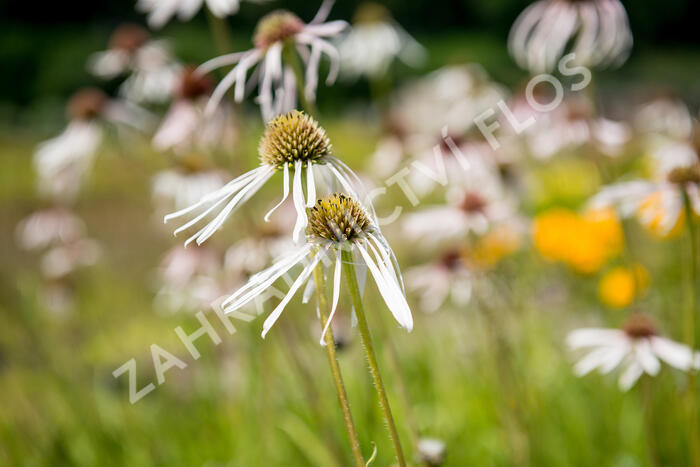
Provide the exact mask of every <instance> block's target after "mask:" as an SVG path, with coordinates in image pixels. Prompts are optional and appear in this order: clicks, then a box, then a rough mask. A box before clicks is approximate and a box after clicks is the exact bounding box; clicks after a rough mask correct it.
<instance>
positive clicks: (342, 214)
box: [306, 193, 372, 242]
mask: <svg viewBox="0 0 700 467" xmlns="http://www.w3.org/2000/svg"><path fill="white" fill-rule="evenodd" d="M308 214H309V224H308V227H307V228H306V234H307V235H308V236H310V237H314V238H323V239H325V240H330V241H332V242H343V241H345V240H353V239H355V238H358V237H360V236H362V235H363V234H364V233H367V232H369V231H370V229H371V227H372V224H371V223H370V221H369V218H368V217H367V214H366V213H365V210H364V209H363V208H362V206H360V204H359V203H358V202H357V201H355V200H354V199H352V198H350V197H349V196H347V195H344V194H341V193H333V194H332V195H329V196H327V197H325V198H322V199H319V200H318V201H316V204H315V205H314V207H312V208H311V209H309V213H308Z"/></svg>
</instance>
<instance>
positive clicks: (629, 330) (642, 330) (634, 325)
mask: <svg viewBox="0 0 700 467" xmlns="http://www.w3.org/2000/svg"><path fill="white" fill-rule="evenodd" d="M622 330H623V331H625V333H626V334H627V335H628V336H629V337H631V338H633V339H644V338H649V337H651V336H655V335H656V326H654V323H653V322H652V321H651V319H649V318H648V317H647V316H645V315H643V314H641V313H635V314H633V315H632V316H631V317H630V318H629V319H628V320H627V323H626V324H625V326H624V327H623V328H622Z"/></svg>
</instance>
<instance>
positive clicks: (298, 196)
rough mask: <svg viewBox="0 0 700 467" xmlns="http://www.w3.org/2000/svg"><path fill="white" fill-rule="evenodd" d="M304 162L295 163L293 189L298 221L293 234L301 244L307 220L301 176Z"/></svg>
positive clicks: (295, 239)
mask: <svg viewBox="0 0 700 467" xmlns="http://www.w3.org/2000/svg"><path fill="white" fill-rule="evenodd" d="M302 170H303V169H302V161H300V160H297V161H296V162H295V163H294V183H293V187H292V193H293V194H292V196H293V199H294V207H295V208H296V211H297V220H296V223H295V224H294V231H293V232H292V238H293V239H294V241H295V242H299V241H300V239H301V234H302V232H303V231H304V229H305V228H306V224H307V218H306V207H305V205H306V202H305V201H304V188H303V187H302V184H301V174H302Z"/></svg>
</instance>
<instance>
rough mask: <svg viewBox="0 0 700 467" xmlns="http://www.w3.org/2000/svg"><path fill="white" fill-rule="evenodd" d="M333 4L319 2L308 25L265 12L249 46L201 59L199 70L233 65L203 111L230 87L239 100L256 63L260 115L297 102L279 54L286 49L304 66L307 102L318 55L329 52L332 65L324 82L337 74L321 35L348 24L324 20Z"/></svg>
mask: <svg viewBox="0 0 700 467" xmlns="http://www.w3.org/2000/svg"><path fill="white" fill-rule="evenodd" d="M332 4H333V1H332V0H330V1H329V0H326V1H324V3H323V4H322V5H321V8H320V9H319V11H318V13H317V14H316V17H315V18H314V19H313V20H311V22H310V23H308V24H306V23H304V22H303V21H302V20H301V19H300V18H299V17H298V16H296V15H295V14H294V13H291V12H289V11H285V10H278V11H274V12H272V13H269V14H268V15H267V16H265V17H263V18H262V19H261V20H260V22H259V23H258V25H257V27H256V28H255V34H254V36H253V43H254V44H255V47H254V48H252V49H250V50H247V51H245V52H239V53H233V54H228V55H222V56H220V57H216V58H214V59H212V60H209V61H208V62H206V63H204V64H202V65H201V66H200V67H199V69H198V71H199V72H201V73H207V72H209V71H211V70H214V69H217V68H220V67H223V66H228V65H233V64H235V65H236V66H234V67H233V69H232V70H231V71H229V72H228V73H227V74H226V76H225V77H224V79H223V80H221V82H220V83H219V85H218V86H217V87H216V89H215V90H214V93H213V94H212V96H211V99H210V101H209V105H208V106H207V111H213V110H214V109H215V108H216V106H217V105H218V104H219V102H220V101H221V99H222V98H223V96H224V94H225V93H226V91H227V90H228V89H229V88H231V87H233V88H234V97H235V99H236V101H238V102H241V101H242V100H243V97H244V95H245V92H246V87H247V85H246V81H247V80H248V71H249V70H251V69H252V68H254V67H255V66H256V65H257V64H260V66H259V67H258V68H257V69H256V70H255V71H254V72H253V74H252V75H251V78H250V79H251V80H255V81H256V82H257V85H258V103H259V104H260V108H261V111H262V115H263V118H264V119H265V120H266V121H267V120H269V119H271V118H273V117H274V116H276V115H278V114H280V113H283V112H287V111H289V110H292V109H293V108H294V107H295V106H296V87H297V82H296V77H295V75H294V71H293V69H292V68H291V66H290V64H289V63H286V61H285V59H284V58H283V56H284V54H286V53H291V54H298V55H299V57H301V60H302V61H303V62H304V67H305V69H306V75H305V89H304V93H305V95H306V98H307V99H309V100H310V101H313V100H315V97H316V85H317V82H318V72H319V64H320V61H321V55H322V54H325V55H326V56H328V58H329V59H330V65H331V66H330V71H329V73H328V77H327V78H326V83H327V84H332V83H333V82H334V81H335V79H336V77H337V75H338V68H339V64H338V61H339V58H338V51H337V50H336V49H335V47H333V45H331V44H330V43H329V42H328V41H326V40H325V39H324V38H326V37H332V36H335V35H337V34H338V33H340V31H342V30H343V29H344V28H345V27H346V25H347V23H346V22H345V21H330V22H327V23H324V22H323V21H325V19H326V17H327V16H328V14H329V13H330V8H331V6H332ZM294 59H295V60H296V59H297V58H296V57H294ZM249 84H250V83H249ZM253 84H256V83H253Z"/></svg>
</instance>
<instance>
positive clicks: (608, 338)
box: [566, 314, 700, 391]
mask: <svg viewBox="0 0 700 467" xmlns="http://www.w3.org/2000/svg"><path fill="white" fill-rule="evenodd" d="M566 341H567V344H568V345H569V347H570V348H571V349H573V350H579V349H589V351H588V353H587V354H586V355H585V356H584V357H583V358H581V360H579V361H578V362H577V363H576V366H575V367H574V371H575V373H576V374H577V375H578V376H583V375H585V374H588V373H590V372H591V371H592V370H595V369H599V370H600V371H601V372H602V373H609V372H610V371H612V370H613V369H615V368H616V367H618V366H620V365H622V366H623V367H625V370H624V371H623V372H622V375H620V379H619V381H618V382H619V385H620V388H621V389H622V390H624V391H626V390H628V389H630V388H631V387H632V386H634V383H635V382H636V381H637V380H638V379H639V377H640V376H642V374H643V373H647V374H649V375H651V376H656V375H657V374H658V373H659V370H660V369H661V364H660V362H659V359H660V360H662V361H664V362H666V363H667V364H669V365H671V366H672V367H674V368H678V369H679V370H683V371H691V370H697V369H698V368H700V353H698V352H693V350H692V349H690V348H689V347H687V346H685V345H683V344H679V343H677V342H674V341H672V340H670V339H667V338H665V337H661V336H659V335H658V333H657V331H656V328H655V326H654V324H653V323H652V322H651V320H649V318H647V317H645V316H644V315H641V314H635V315H633V316H632V317H631V318H630V319H629V321H628V322H627V324H625V326H624V327H623V328H622V329H599V328H586V329H578V330H576V331H573V332H571V333H569V335H568V336H567V338H566Z"/></svg>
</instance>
